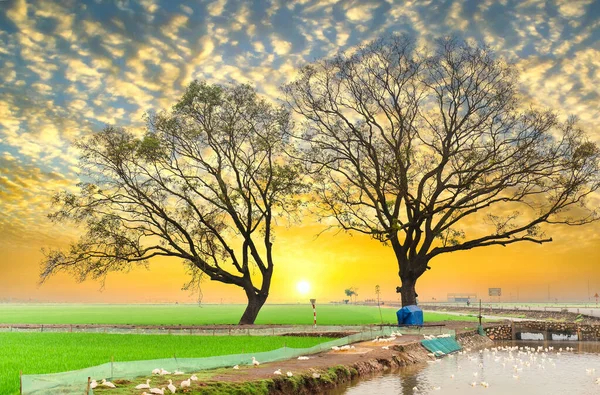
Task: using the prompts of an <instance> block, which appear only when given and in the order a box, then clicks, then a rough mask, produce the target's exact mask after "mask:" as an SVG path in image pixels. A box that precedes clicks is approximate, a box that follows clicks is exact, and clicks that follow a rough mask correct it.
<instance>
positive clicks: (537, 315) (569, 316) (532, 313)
mask: <svg viewBox="0 0 600 395" xmlns="http://www.w3.org/2000/svg"><path fill="white" fill-rule="evenodd" d="M424 308H425V310H428V311H441V312H444V311H452V312H458V313H467V314H478V313H479V307H466V306H463V307H458V306H426V307H424ZM481 313H482V314H483V315H495V316H518V317H523V318H527V319H531V320H554V321H565V322H575V321H577V322H579V323H580V324H598V323H600V318H596V317H592V316H589V315H584V314H577V313H569V312H558V311H537V310H526V309H500V308H494V309H490V308H482V309H481Z"/></svg>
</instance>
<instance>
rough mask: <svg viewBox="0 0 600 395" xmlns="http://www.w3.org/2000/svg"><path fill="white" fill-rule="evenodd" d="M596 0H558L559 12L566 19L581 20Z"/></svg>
mask: <svg viewBox="0 0 600 395" xmlns="http://www.w3.org/2000/svg"><path fill="white" fill-rule="evenodd" d="M593 1H594V0H556V5H557V7H558V11H559V12H560V14H561V15H562V16H563V17H565V18H567V19H568V18H580V17H582V16H584V15H585V13H586V10H587V7H588V6H589V5H590V4H592V3H593Z"/></svg>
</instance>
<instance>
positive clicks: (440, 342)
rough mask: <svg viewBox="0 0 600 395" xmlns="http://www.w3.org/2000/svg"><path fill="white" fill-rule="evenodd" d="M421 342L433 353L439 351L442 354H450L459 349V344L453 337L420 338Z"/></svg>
mask: <svg viewBox="0 0 600 395" xmlns="http://www.w3.org/2000/svg"><path fill="white" fill-rule="evenodd" d="M421 344H422V345H423V347H425V348H426V349H427V350H429V351H430V352H432V353H434V354H436V353H438V354H439V351H441V352H443V353H444V354H450V353H452V352H454V351H458V350H460V349H461V347H460V344H458V342H457V341H456V339H455V338H454V337H438V338H435V339H428V340H421Z"/></svg>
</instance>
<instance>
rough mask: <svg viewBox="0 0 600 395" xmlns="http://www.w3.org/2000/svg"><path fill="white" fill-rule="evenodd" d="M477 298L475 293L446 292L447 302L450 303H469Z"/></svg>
mask: <svg viewBox="0 0 600 395" xmlns="http://www.w3.org/2000/svg"><path fill="white" fill-rule="evenodd" d="M476 300H477V294H475V293H452V294H448V302H451V303H467V301H470V302H471V303H473V302H475V301H476Z"/></svg>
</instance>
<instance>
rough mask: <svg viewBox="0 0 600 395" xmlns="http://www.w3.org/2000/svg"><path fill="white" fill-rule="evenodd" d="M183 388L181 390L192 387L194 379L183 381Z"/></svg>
mask: <svg viewBox="0 0 600 395" xmlns="http://www.w3.org/2000/svg"><path fill="white" fill-rule="evenodd" d="M179 385H180V386H181V388H185V387H191V386H192V379H191V378H189V379H187V380H183V381H182V382H181V384H179Z"/></svg>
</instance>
